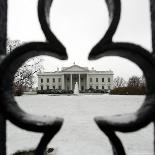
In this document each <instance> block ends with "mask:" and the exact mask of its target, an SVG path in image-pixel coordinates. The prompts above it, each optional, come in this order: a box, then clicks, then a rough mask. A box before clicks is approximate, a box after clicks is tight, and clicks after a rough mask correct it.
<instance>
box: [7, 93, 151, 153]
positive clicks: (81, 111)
mask: <svg viewBox="0 0 155 155" xmlns="http://www.w3.org/2000/svg"><path fill="white" fill-rule="evenodd" d="M16 100H17V101H18V103H19V105H20V107H21V108H22V109H24V110H25V111H26V112H29V113H32V114H37V115H51V116H59V117H63V118H64V120H65V121H64V124H63V126H62V128H61V130H60V132H59V133H58V134H57V135H56V136H55V137H54V139H53V140H52V141H51V142H50V144H49V147H54V148H55V149H56V152H57V155H90V154H92V155H112V151H111V145H110V143H109V141H108V139H107V137H106V136H105V135H104V134H103V133H102V132H101V131H100V130H99V129H98V127H97V126H96V124H95V123H94V121H93V118H94V117H95V116H100V115H103V116H104V115H113V114H120V113H122V114H123V113H129V112H134V111H136V110H137V109H138V108H139V107H140V106H141V104H142V102H143V100H144V96H115V95H80V96H50V95H24V96H21V97H17V98H16ZM118 135H119V137H120V138H121V140H122V141H123V144H124V146H125V149H126V152H127V154H128V155H151V154H153V153H152V152H153V125H152V124H150V125H149V126H148V127H146V128H145V129H142V130H140V131H138V132H134V133H128V134H122V133H118ZM41 136H42V135H41V134H36V133H32V132H27V131H24V130H21V129H19V128H17V127H15V126H14V125H12V124H11V123H9V122H8V137H7V140H8V141H7V145H8V154H11V153H13V152H15V151H17V150H23V149H30V148H34V147H36V145H37V144H38V142H39V140H40V138H41Z"/></svg>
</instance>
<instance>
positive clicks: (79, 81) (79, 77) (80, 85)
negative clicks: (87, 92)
mask: <svg viewBox="0 0 155 155" xmlns="http://www.w3.org/2000/svg"><path fill="white" fill-rule="evenodd" d="M80 79H81V78H80V74H79V90H81V81H80Z"/></svg>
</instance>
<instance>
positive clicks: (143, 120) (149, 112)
mask: <svg viewBox="0 0 155 155" xmlns="http://www.w3.org/2000/svg"><path fill="white" fill-rule="evenodd" d="M106 2H107V5H108V8H109V9H108V10H109V15H110V16H109V17H110V21H111V22H110V26H109V28H108V30H107V32H106V34H105V36H104V37H103V38H102V39H101V40H100V41H99V42H98V43H97V44H96V45H95V47H93V49H92V50H91V52H90V54H89V60H96V59H99V58H101V57H104V56H120V57H123V58H126V59H128V60H131V61H132V62H133V63H135V64H137V66H139V67H140V68H141V70H142V71H143V73H144V76H145V78H146V84H147V90H146V98H145V101H144V103H143V104H142V106H141V107H140V108H139V110H137V112H135V113H131V114H124V115H115V116H108V117H102V116H100V117H96V118H95V122H96V124H97V125H98V127H99V128H100V129H101V130H102V131H103V132H104V133H105V134H106V135H107V136H108V137H109V139H110V142H111V143H112V146H113V154H114V155H125V151H124V149H123V146H122V143H121V141H120V140H119V138H118V137H117V136H116V134H115V131H119V132H133V131H137V130H139V129H141V128H143V127H145V126H146V125H148V124H149V123H150V122H151V121H153V120H154V115H155V87H154V86H155V80H154V79H155V59H154V57H153V54H152V53H150V52H149V51H147V50H146V49H144V48H143V47H141V46H139V45H135V44H132V43H123V42H113V40H112V39H113V35H114V33H115V31H116V28H117V25H118V23H119V20H120V11H121V9H120V4H121V3H120V0H107V1H106Z"/></svg>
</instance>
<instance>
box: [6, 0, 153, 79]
mask: <svg viewBox="0 0 155 155" xmlns="http://www.w3.org/2000/svg"><path fill="white" fill-rule="evenodd" d="M50 18H51V29H52V30H53V32H54V33H55V34H56V36H57V37H58V38H59V39H60V41H61V42H62V43H63V44H64V46H65V47H66V49H67V52H68V56H69V59H68V60H67V61H59V60H57V59H54V58H50V57H45V61H44V67H45V70H46V71H54V70H56V68H57V67H60V68H61V67H62V66H70V65H72V64H73V62H75V63H76V64H77V65H80V66H85V67H89V68H91V67H94V68H95V69H96V70H109V69H111V70H113V71H114V74H115V76H117V75H119V76H123V77H124V78H125V79H127V78H128V77H129V76H132V75H140V74H141V71H140V69H139V68H138V67H137V66H135V65H134V64H133V63H131V62H129V61H128V60H126V59H121V58H119V57H106V58H101V59H99V60H97V61H88V60H87V57H88V53H89V52H90V50H91V48H92V47H93V46H94V45H95V44H96V43H97V42H98V41H99V40H100V38H101V37H102V36H103V34H104V33H105V31H106V29H107V27H108V12H107V8H106V5H105V1H104V0H54V2H53V5H52V8H51V17H50ZM8 37H9V38H10V39H12V40H14V39H18V40H21V41H26V42H30V41H44V40H45V38H44V35H43V32H42V31H41V29H40V24H39V22H38V16H37V0H9V14H8ZM114 41H122V42H123V41H125V42H126V41H128V42H132V43H136V44H140V45H141V46H143V47H145V48H146V49H148V50H151V30H150V14H149V1H146V0H122V14H121V21H120V24H119V27H118V29H117V32H116V34H115V36H114Z"/></svg>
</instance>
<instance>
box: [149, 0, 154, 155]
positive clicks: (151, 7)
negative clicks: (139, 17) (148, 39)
mask: <svg viewBox="0 0 155 155" xmlns="http://www.w3.org/2000/svg"><path fill="white" fill-rule="evenodd" d="M150 11H151V31H152V50H153V54H155V1H154V0H150ZM154 155H155V121H154Z"/></svg>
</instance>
